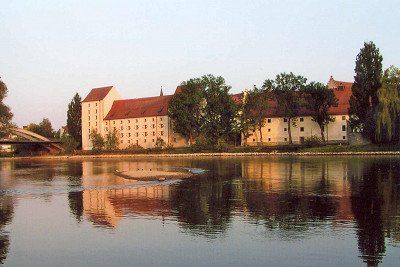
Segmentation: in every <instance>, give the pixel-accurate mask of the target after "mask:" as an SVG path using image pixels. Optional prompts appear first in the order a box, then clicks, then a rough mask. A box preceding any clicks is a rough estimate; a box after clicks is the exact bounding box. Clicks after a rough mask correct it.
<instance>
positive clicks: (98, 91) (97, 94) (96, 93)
mask: <svg viewBox="0 0 400 267" xmlns="http://www.w3.org/2000/svg"><path fill="white" fill-rule="evenodd" d="M111 88H112V86H106V87H99V88H94V89H92V90H91V91H90V93H89V94H88V95H87V96H86V98H85V99H84V100H83V101H82V102H90V101H100V100H103V99H104V98H105V97H106V96H107V94H108V92H110V90H111Z"/></svg>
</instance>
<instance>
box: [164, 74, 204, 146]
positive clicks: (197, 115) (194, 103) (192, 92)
mask: <svg viewBox="0 0 400 267" xmlns="http://www.w3.org/2000/svg"><path fill="white" fill-rule="evenodd" d="M180 88H181V92H179V93H176V94H175V95H174V96H173V98H172V100H171V102H170V105H169V108H168V115H169V117H170V118H171V119H172V121H173V123H172V127H173V129H174V131H175V132H177V133H179V134H181V135H182V136H183V137H185V138H186V139H187V140H188V141H189V145H190V144H192V142H193V139H194V138H196V137H197V136H198V135H199V134H200V128H201V109H202V103H203V100H204V87H203V83H202V80H201V79H200V78H196V79H190V80H188V81H186V82H183V83H182V84H181V85H180Z"/></svg>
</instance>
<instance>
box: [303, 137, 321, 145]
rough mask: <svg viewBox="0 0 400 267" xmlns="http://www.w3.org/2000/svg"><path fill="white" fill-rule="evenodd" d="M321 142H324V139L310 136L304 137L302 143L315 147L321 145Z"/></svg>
mask: <svg viewBox="0 0 400 267" xmlns="http://www.w3.org/2000/svg"><path fill="white" fill-rule="evenodd" d="M323 143H325V140H324V139H321V138H320V137H318V136H315V135H313V136H310V137H306V138H305V139H304V143H303V145H304V146H306V147H317V146H321V145H322V144H323Z"/></svg>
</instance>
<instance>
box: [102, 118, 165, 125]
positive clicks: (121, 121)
mask: <svg viewBox="0 0 400 267" xmlns="http://www.w3.org/2000/svg"><path fill="white" fill-rule="evenodd" d="M151 119H152V120H151V121H153V122H154V121H155V118H151ZM160 121H163V118H162V117H160ZM112 122H113V124H115V122H116V121H112ZM123 122H124V121H123V120H120V121H119V124H123ZM135 122H136V123H138V122H139V119H135ZM144 122H147V119H146V118H145V119H144ZM127 123H128V124H129V123H131V120H128V121H127ZM106 125H108V121H106Z"/></svg>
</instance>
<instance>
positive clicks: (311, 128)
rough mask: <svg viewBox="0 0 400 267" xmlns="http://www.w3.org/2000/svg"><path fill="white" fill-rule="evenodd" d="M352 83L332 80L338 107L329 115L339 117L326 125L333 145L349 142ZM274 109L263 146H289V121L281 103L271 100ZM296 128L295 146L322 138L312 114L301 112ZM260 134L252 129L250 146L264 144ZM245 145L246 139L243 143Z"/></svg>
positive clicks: (266, 124) (330, 83)
mask: <svg viewBox="0 0 400 267" xmlns="http://www.w3.org/2000/svg"><path fill="white" fill-rule="evenodd" d="M351 86H352V83H351V82H343V81H337V80H334V79H333V77H332V76H331V78H330V79H329V81H328V88H330V89H332V90H333V92H334V94H335V96H336V98H337V99H338V105H336V106H333V107H331V108H330V109H329V114H330V115H331V116H332V117H334V118H335V121H334V122H331V123H329V124H328V125H326V126H325V140H327V141H328V142H330V143H341V142H343V143H347V142H348V121H349V111H348V109H349V100H350V96H351ZM269 105H270V109H269V110H268V112H267V114H266V122H265V125H264V127H263V128H262V130H261V131H262V137H263V145H280V144H287V143H288V141H289V133H288V125H287V119H286V118H284V117H283V115H282V114H279V111H278V109H277V105H278V103H277V102H276V101H275V100H271V102H270V104H269ZM296 119H297V122H296V126H292V127H291V133H292V140H293V143H295V144H296V143H297V144H299V143H302V142H304V140H305V139H306V138H308V137H311V136H317V137H321V131H320V128H319V125H318V124H317V123H316V122H314V121H313V120H312V118H311V111H310V110H307V109H301V110H300V112H299V115H298V117H297V118H296ZM260 142H261V140H260V133H259V131H258V130H254V131H253V130H252V131H251V132H250V133H249V137H248V138H247V145H250V146H255V145H258V144H260ZM244 143H245V140H244V138H242V144H244Z"/></svg>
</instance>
